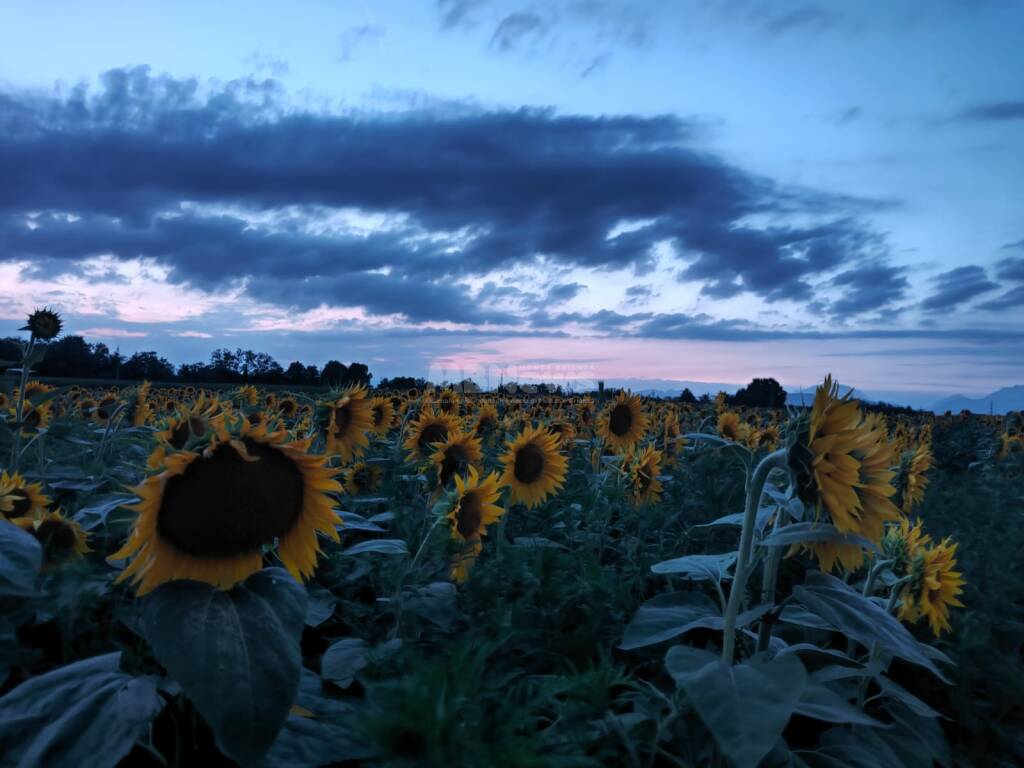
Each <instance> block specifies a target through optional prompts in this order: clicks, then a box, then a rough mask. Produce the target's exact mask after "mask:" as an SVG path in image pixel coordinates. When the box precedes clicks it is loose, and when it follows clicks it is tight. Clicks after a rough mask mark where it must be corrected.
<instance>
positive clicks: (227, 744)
mask: <svg viewBox="0 0 1024 768" xmlns="http://www.w3.org/2000/svg"><path fill="white" fill-rule="evenodd" d="M306 600H307V598H306V590H305V589H303V588H302V586H301V585H300V584H299V583H298V582H296V581H295V579H293V578H292V577H291V576H290V575H289V574H288V573H287V571H284V570H283V569H281V568H265V569H264V570H262V571H259V572H258V573H255V574H253V575H252V576H250V577H249V578H248V579H246V581H245V582H244V583H243V584H241V585H239V586H237V587H235V588H234V589H232V590H230V591H224V590H221V589H217V588H215V587H212V586H210V585H208V584H204V583H201V582H198V581H186V580H183V581H172V582H170V583H167V584H164V585H162V586H160V587H158V588H157V589H156V590H155V591H154V592H153V593H152V594H151V595H150V596H149V597H148V598H147V599H146V601H145V604H144V606H143V630H144V632H145V635H146V639H147V640H148V641H149V644H150V646H151V647H152V648H153V653H154V655H155V656H156V658H157V660H158V661H159V662H160V663H161V664H163V666H164V667H165V668H166V669H167V671H168V672H169V673H170V674H171V676H172V677H174V679H175V680H177V681H178V682H179V683H180V684H181V687H182V690H183V691H184V692H185V695H186V696H188V698H189V699H191V700H192V702H193V703H194V704H195V706H196V709H197V710H198V711H199V713H200V714H201V715H202V716H203V718H204V719H205V720H206V722H207V723H209V725H210V727H211V728H212V729H213V732H214V735H215V737H216V739H217V746H218V747H219V748H220V750H221V751H222V752H223V753H224V754H225V755H227V756H228V757H230V758H232V759H233V760H235V761H236V762H238V763H240V764H241V765H252V764H256V763H258V762H259V761H260V760H261V759H262V758H263V756H264V755H265V754H266V752H267V750H268V749H269V748H270V746H271V744H272V743H273V742H274V740H275V738H276V737H277V734H278V731H280V730H281V727H282V726H283V725H284V723H285V720H286V719H287V718H288V712H289V709H290V708H291V705H292V703H293V702H294V700H295V696H296V693H297V691H298V687H299V673H300V667H301V661H302V659H301V654H300V651H299V638H300V636H301V634H302V628H303V626H304V624H305V619H306Z"/></svg>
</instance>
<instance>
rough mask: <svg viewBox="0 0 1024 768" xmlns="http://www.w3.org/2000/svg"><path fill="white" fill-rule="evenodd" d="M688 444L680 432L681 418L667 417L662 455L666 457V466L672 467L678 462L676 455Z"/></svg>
mask: <svg viewBox="0 0 1024 768" xmlns="http://www.w3.org/2000/svg"><path fill="white" fill-rule="evenodd" d="M685 445H686V438H685V437H683V436H682V435H681V434H680V431H679V420H678V419H676V418H675V417H674V416H673V417H672V418H667V419H665V431H664V435H663V437H662V451H661V453H662V457H663V458H664V459H665V466H667V467H671V466H673V465H674V464H675V463H676V457H677V456H678V454H679V452H680V450H681V449H682V448H683V447H684V446H685Z"/></svg>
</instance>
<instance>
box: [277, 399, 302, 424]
mask: <svg viewBox="0 0 1024 768" xmlns="http://www.w3.org/2000/svg"><path fill="white" fill-rule="evenodd" d="M277 412H278V413H280V414H281V416H282V417H284V418H286V419H290V418H293V417H294V416H295V415H296V414H297V413H298V412H299V403H298V401H297V400H296V399H295V398H294V397H282V398H281V399H280V400H278V401H277Z"/></svg>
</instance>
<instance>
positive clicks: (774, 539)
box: [761, 522, 878, 552]
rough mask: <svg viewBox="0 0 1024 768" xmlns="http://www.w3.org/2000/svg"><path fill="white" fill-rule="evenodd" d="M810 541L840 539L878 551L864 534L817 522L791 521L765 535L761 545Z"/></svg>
mask: <svg viewBox="0 0 1024 768" xmlns="http://www.w3.org/2000/svg"><path fill="white" fill-rule="evenodd" d="M808 541H819V542H820V541H838V542H840V543H842V544H856V545H857V546H858V547H863V548H864V549H869V550H871V551H873V552H877V551H878V547H877V546H876V545H875V544H874V543H873V542H871V541H869V540H868V539H866V538H864V537H863V536H858V535H857V534H855V533H840V532H839V530H837V529H836V527H835V526H833V525H829V524H828V523H817V522H812V523H791V524H790V525H787V526H785V527H783V528H781V529H779V530H777V531H774V532H773V533H770V534H768V535H767V536H765V538H764V540H763V541H762V542H761V546H763V547H788V546H790V545H791V544H803V543H805V542H808Z"/></svg>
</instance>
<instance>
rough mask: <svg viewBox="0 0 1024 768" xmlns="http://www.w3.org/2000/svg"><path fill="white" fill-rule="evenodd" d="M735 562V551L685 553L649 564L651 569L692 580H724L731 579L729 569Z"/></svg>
mask: <svg viewBox="0 0 1024 768" xmlns="http://www.w3.org/2000/svg"><path fill="white" fill-rule="evenodd" d="M735 562H736V552H723V553H722V554H720V555H687V556H686V557H677V558H675V559H673V560H664V561H663V562H660V563H655V564H654V565H652V566H651V571H653V572H654V573H661V574H672V575H678V576H684V577H686V578H688V579H693V580H694V581H725V580H726V579H731V578H732V574H730V573H729V569H730V568H732V566H733V564H734V563H735Z"/></svg>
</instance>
